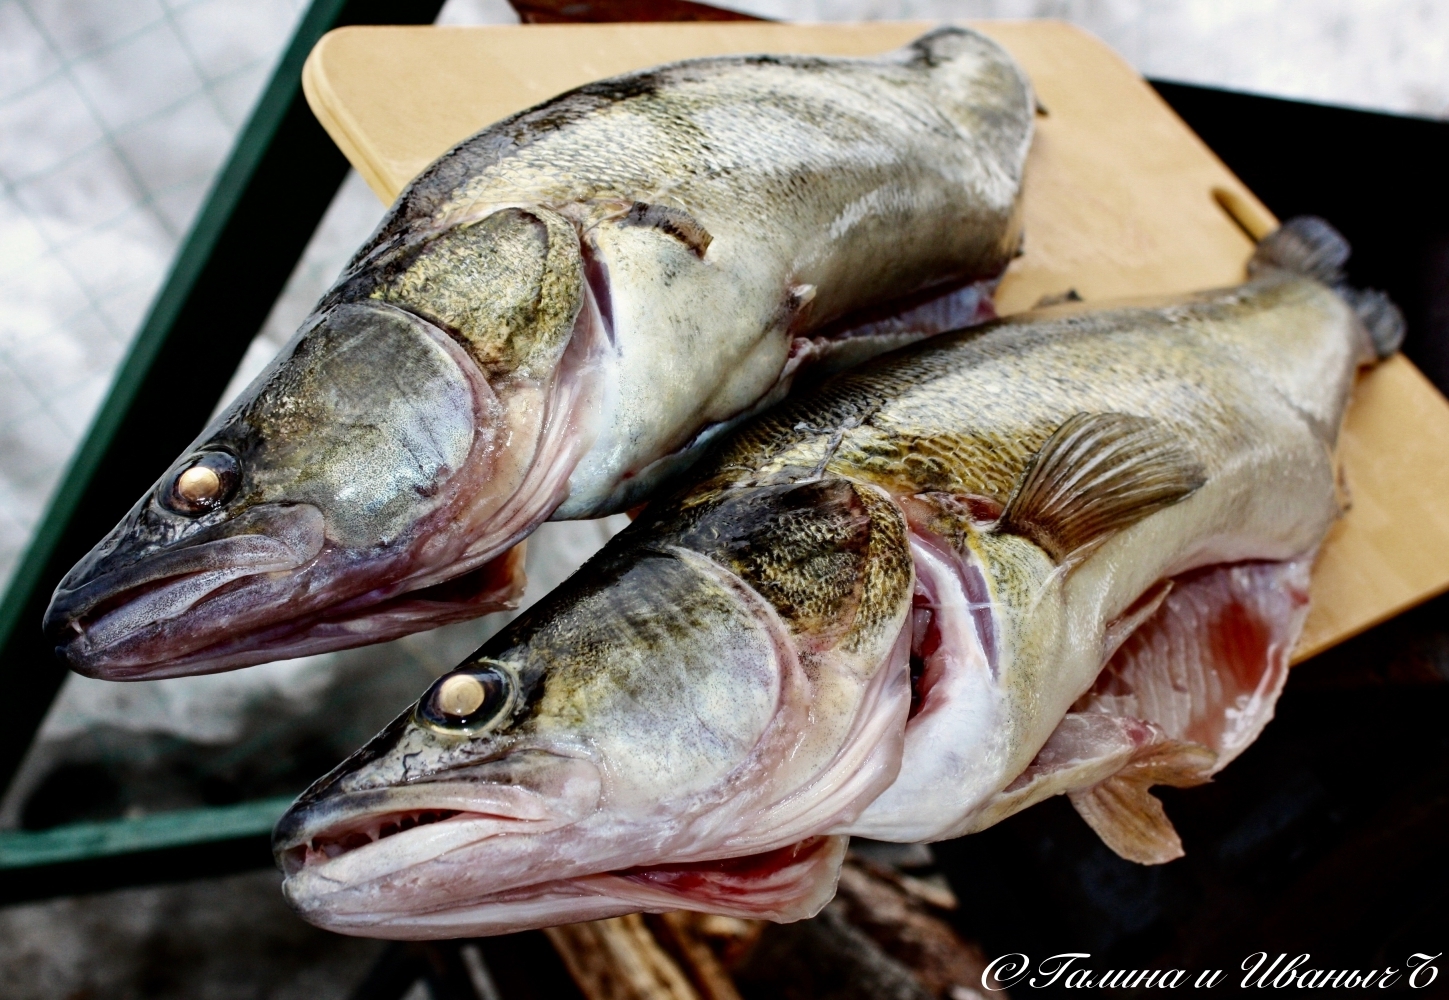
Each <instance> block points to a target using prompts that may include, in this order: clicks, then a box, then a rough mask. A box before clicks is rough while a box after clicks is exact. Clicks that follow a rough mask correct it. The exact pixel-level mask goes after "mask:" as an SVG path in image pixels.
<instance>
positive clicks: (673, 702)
mask: <svg viewBox="0 0 1449 1000" xmlns="http://www.w3.org/2000/svg"><path fill="white" fill-rule="evenodd" d="M1346 255H1347V246H1346V244H1345V243H1344V242H1343V240H1342V238H1341V237H1339V236H1338V234H1337V233H1335V232H1334V231H1333V230H1332V229H1331V228H1329V227H1328V226H1327V225H1326V224H1325V223H1322V222H1321V221H1318V220H1296V221H1294V222H1292V223H1289V224H1288V225H1286V226H1284V227H1283V228H1282V229H1280V230H1279V231H1278V232H1276V233H1275V234H1273V235H1272V236H1270V237H1269V238H1268V239H1267V240H1265V241H1264V242H1263V243H1262V244H1260V246H1259V248H1258V250H1257V252H1256V254H1255V256H1254V258H1253V262H1252V264H1251V266H1250V274H1251V275H1252V277H1251V278H1250V280H1249V281H1248V282H1247V283H1246V284H1243V285H1241V286H1237V287H1232V288H1226V289H1221V290H1217V291H1210V292H1203V293H1198V294H1194V295H1190V296H1186V297H1181V298H1177V299H1172V300H1158V301H1154V302H1148V303H1129V304H1122V305H1116V306H1111V307H1092V308H1088V307H1085V306H1069V307H1058V308H1053V309H1046V310H1042V311H1039V312H1034V313H1028V314H1023V315H1021V316H1016V317H1012V318H1009V319H1005V320H1002V321H999V322H996V323H993V324H990V325H988V326H986V327H984V328H981V329H979V330H973V331H967V332H963V333H959V334H951V335H947V336H944V337H938V338H935V339H933V340H930V341H927V342H924V343H922V344H918V345H915V346H912V347H909V348H906V349H904V350H903V351H900V352H897V353H895V354H893V355H891V356H889V357H887V358H883V359H877V360H876V361H873V362H869V363H867V364H866V365H865V366H863V367H862V368H860V369H856V370H854V371H851V372H847V373H844V374H841V375H837V376H835V377H834V378H832V379H830V380H828V381H826V382H825V383H824V384H822V385H821V386H819V387H818V388H817V389H815V390H814V391H811V392H809V393H805V394H802V395H800V396H798V397H796V398H795V399H793V400H792V401H790V402H787V403H786V404H784V405H783V406H781V407H779V408H778V409H776V410H774V411H771V412H770V413H768V414H765V415H763V416H761V417H759V418H757V419H755V420H753V421H751V422H750V423H748V424H746V425H745V426H743V427H742V428H740V429H739V430H738V431H737V432H735V433H734V434H733V435H732V436H731V437H730V438H729V439H728V440H727V441H724V442H722V443H721V444H720V446H719V448H718V450H717V451H715V452H714V453H713V455H712V457H711V458H710V459H709V460H707V461H706V462H705V463H703V464H702V465H701V466H700V467H697V468H696V469H695V470H694V472H693V473H692V474H691V482H690V483H689V484H688V485H687V486H683V487H680V488H679V489H678V490H677V491H676V492H674V493H672V494H670V495H669V496H668V497H666V498H661V499H659V500H656V501H654V502H652V503H651V504H650V506H649V507H648V508H647V509H646V511H645V512H644V514H643V515H642V516H641V517H640V518H639V519H638V520H637V521H635V522H634V524H633V525H631V526H630V527H629V528H628V529H626V530H625V531H624V532H622V533H621V534H620V535H619V536H617V537H616V538H615V539H614V540H613V541H612V542H611V543H610V544H609V545H608V546H606V547H605V548H604V549H603V550H602V551H601V552H600V553H599V554H598V555H597V556H596V557H595V558H594V559H593V560H592V561H591V562H590V563H588V564H586V565H585V566H584V568H583V569H581V570H580V571H579V573H578V574H576V575H575V576H574V577H573V578H572V579H571V580H570V581H568V582H567V583H566V584H565V585H564V586H563V587H561V588H560V589H558V590H556V591H555V592H554V593H553V594H552V595H550V596H549V597H547V598H545V599H544V601H543V602H542V603H540V604H538V605H536V606H535V607H534V608H533V609H531V610H530V611H529V612H528V613H526V614H525V615H524V616H523V617H521V618H520V619H518V620H517V621H516V622H514V623H513V624H512V625H511V626H509V627H508V628H507V629H505V630H504V631H503V632H501V633H500V634H499V635H497V636H496V637H495V638H494V639H493V640H491V641H490V642H489V643H487V644H486V645H485V646H484V647H483V648H482V649H481V650H479V651H478V652H477V653H476V654H475V655H474V656H472V657H470V658H469V659H468V660H467V661H465V662H464V663H463V664H462V666H460V667H459V668H458V669H457V670H455V671H453V672H451V673H449V674H447V675H445V676H443V677H442V678H440V679H439V680H438V681H437V682H436V683H434V684H433V685H432V686H431V687H430V688H429V689H428V690H427V691H426V692H425V693H424V694H423V696H422V697H421V699H420V700H419V701H418V703H417V704H416V705H415V706H413V707H412V708H410V709H409V710H408V711H407V712H405V713H404V714H403V715H402V716H400V717H399V718H398V719H397V720H396V721H395V722H393V723H392V724H391V725H390V726H389V727H388V728H387V729H385V730H384V731H383V732H382V733H381V734H380V735H379V736H377V737H376V738H375V739H374V740H373V741H372V742H371V743H370V744H368V745H367V746H366V747H365V748H363V749H362V750H360V751H359V752H358V753H357V754H355V755H354V756H353V757H352V758H350V759H349V760H347V761H345V762H344V763H343V764H341V765H339V766H338V768H336V769H335V770H334V771H333V772H332V773H331V774H329V775H327V776H326V777H325V778H323V779H321V780H320V781H319V782H317V783H316V784H315V785H314V786H313V787H312V788H311V789H310V790H308V792H307V793H305V794H304V795H303V796H302V797H301V798H300V799H299V800H298V801H297V803H296V804H295V805H294V806H293V807H292V809H291V810H290V811H289V812H288V813H287V815H286V816H284V817H283V818H282V820H281V821H280V822H279V824H278V826H277V830H276V833H275V838H274V845H275V848H276V850H277V853H278V859H279V862H280V863H281V865H282V866H283V867H284V869H285V870H286V872H287V879H286V882H285V891H286V894H287V896H288V899H289V900H290V901H291V902H292V904H293V905H294V906H295V907H296V908H297V909H298V910H299V911H300V912H301V913H302V914H303V915H304V916H305V917H306V918H307V919H308V920H311V921H313V922H314V923H318V924H320V925H322V926H325V927H328V928H331V929H333V930H337V931H342V932H345V933H352V934H365V935H372V936H385V937H454V936H466V935H472V934H487V933H499V932H504V931H509V930H514V929H519V928H524V927H531V926H539V925H543V924H549V923H559V922H567V921H572V920H581V919H589V918H595V917H602V916H608V915H611V914H618V913H622V912H626V911H630V910H668V909H679V908H683V909H696V910H705V911H715V912H721V913H732V914H736V915H742V916H754V917H761V916H763V917H769V918H771V919H777V920H788V919H795V918H799V917H802V916H806V915H809V914H810V913H812V912H814V911H815V910H817V909H818V908H819V907H820V906H822V905H823V904H824V902H825V901H826V900H828V899H829V897H830V895H831V893H832V892H833V889H834V884H835V873H836V871H837V869H838V865H839V862H840V858H841V854H842V852H843V849H844V847H843V837H844V836H845V835H864V836H868V837H873V838H878V839H885V840H899V841H912V842H913V841H925V840H937V839H942V838H946V837H954V836H958V835H961V834H965V833H970V832H973V831H977V830H980V829H982V828H984V827H986V826H989V825H991V824H992V823H995V822H997V821H999V820H1000V819H1002V818H1004V817H1005V816H1008V815H1010V814H1012V813H1013V812H1016V811H1017V810H1020V809H1023V808H1026V807H1027V806H1029V805H1031V804H1032V803H1034V802H1037V801H1040V800H1041V799H1043V798H1045V797H1047V796H1050V795H1055V794H1067V795H1069V796H1070V798H1071V801H1072V802H1073V804H1074V805H1075V806H1076V808H1077V810H1078V811H1079V812H1080V813H1081V814H1082V816H1083V817H1084V818H1085V819H1086V821H1087V822H1088V823H1089V824H1090V825H1091V826H1092V827H1093V829H1095V830H1096V831H1097V832H1098V833H1099V834H1100V835H1101V836H1102V838H1103V839H1104V840H1105V842H1106V843H1107V844H1108V845H1109V846H1110V847H1111V848H1113V849H1114V850H1116V851H1117V852H1118V853H1119V854H1122V855H1123V856H1125V857H1128V858H1131V859H1134V860H1137V861H1141V862H1145V863H1152V862H1162V861H1166V860H1169V859H1171V858H1173V857H1176V856H1177V855H1179V854H1180V853H1181V850H1182V849H1181V845H1180V843H1179V841H1178V838H1177V835H1176V833H1175V831H1174V830H1173V828H1172V824H1171V822H1170V821H1169V820H1168V818H1167V817H1166V815H1165V813H1164V811H1163V809H1162V806H1161V803H1160V802H1159V801H1158V800H1157V799H1156V798H1155V797H1154V796H1152V795H1151V794H1150V792H1149V789H1150V787H1151V786H1153V785H1156V784H1170V785H1192V784H1197V783H1200V782H1203V781H1206V780H1208V779H1209V777H1210V776H1211V775H1212V774H1214V773H1215V772H1216V771H1217V770H1219V769H1220V768H1222V767H1223V766H1224V765H1225V764H1227V763H1228V762H1229V761H1230V760H1232V759H1233V757H1235V756H1236V755H1237V754H1239V753H1240V752H1242V750H1243V749H1244V748H1245V747H1246V746H1247V745H1248V744H1249V743H1251V742H1252V740H1253V739H1255V738H1256V736H1257V735H1258V733H1259V732H1260V731H1261V729H1262V728H1263V726H1264V725H1265V724H1266V723H1267V722H1268V720H1269V718H1270V717H1271V715H1272V711H1273V705H1274V703H1275V701H1276V699H1277V697H1278V694H1279V692H1280V690H1281V688H1282V685H1283V683H1284V680H1285V678H1286V674H1287V668H1288V659H1289V655H1290V653H1291V651H1292V649H1293V647H1294V644H1295V642H1296V640H1297V638H1298V635H1299V632H1300V630H1301V627H1302V624H1303V621H1304V616H1305V614H1306V610H1307V607H1308V591H1307V584H1308V569H1309V566H1310V564H1311V561H1312V559H1313V556H1314V553H1315V551H1316V550H1317V548H1318V545H1319V543H1320V542H1321V540H1322V539H1323V537H1324V534H1325V533H1326V532H1327V530H1328V528H1329V527H1330V525H1331V524H1332V523H1333V522H1334V520H1335V519H1336V518H1337V517H1338V516H1339V513H1340V490H1339V482H1338V477H1337V474H1336V470H1335V465H1334V457H1333V454H1334V447H1335V444H1336V440H1337V436H1338V432H1339V427H1340V424H1341V421H1342V418H1343V414H1344V411H1345V407H1346V405H1347V403H1348V400H1349V396H1350V392H1351V390H1352V387H1353V384H1354V378H1355V373H1356V371H1357V370H1358V369H1359V368H1360V367H1361V366H1362V365H1365V364H1368V363H1371V362H1372V360H1373V359H1374V358H1375V357H1377V356H1382V355H1384V354H1386V353H1387V352H1389V351H1391V350H1393V349H1394V347H1395V345H1396V344H1397V342H1398V340H1399V338H1400V337H1401V336H1402V330H1403V326H1402V318H1401V317H1400V316H1399V315H1398V313H1397V311H1396V310H1395V309H1394V307H1393V306H1392V304H1391V303H1389V302H1388V301H1387V300H1386V299H1384V298H1383V297H1382V296H1381V295H1378V294H1376V293H1365V292H1357V291H1354V290H1353V289H1350V288H1347V287H1345V286H1343V285H1342V284H1341V274H1340V268H1341V265H1342V263H1343V260H1344V259H1345V257H1346ZM1350 485H1351V484H1350Z"/></svg>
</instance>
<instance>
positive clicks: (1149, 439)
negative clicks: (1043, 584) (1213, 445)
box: [999, 413, 1206, 562]
mask: <svg viewBox="0 0 1449 1000" xmlns="http://www.w3.org/2000/svg"><path fill="white" fill-rule="evenodd" d="M1205 481H1206V477H1205V473H1204V471H1203V467H1202V464H1201V463H1199V462H1198V461H1197V459H1195V458H1194V457H1193V456H1192V455H1191V454H1190V453H1189V452H1188V451H1187V449H1186V448H1184V447H1183V445H1182V444H1181V443H1180V442H1179V441H1178V439H1177V437H1176V436H1175V435H1173V434H1172V433H1170V432H1169V431H1168V430H1167V429H1166V428H1165V427H1163V425H1162V424H1160V423H1159V422H1158V421H1156V420H1152V419H1150V418H1147V417H1135V416H1131V415H1130V414H1126V413H1078V414H1077V415H1076V416H1073V417H1069V418H1068V419H1067V421H1066V422H1065V423H1063V424H1062V425H1061V426H1060V427H1058V428H1057V429H1056V431H1055V432H1054V433H1053V434H1052V436H1051V437H1049V438H1047V440H1046V443H1045V444H1043V445H1042V446H1041V450H1040V451H1038V452H1037V453H1036V456H1035V457H1034V458H1033V459H1032V462H1031V465H1030V466H1028V467H1027V470H1026V475H1025V476H1024V477H1023V478H1022V481H1021V485H1020V486H1019V487H1018V488H1017V491H1016V494H1015V495H1014V496H1013V497H1012V498H1011V500H1010V502H1008V503H1007V505H1006V513H1005V514H1003V515H1002V518H1001V524H1000V526H999V530H1001V531H1009V532H1011V533H1013V534H1017V535H1023V536H1025V537H1027V538H1030V539H1031V540H1032V541H1034V542H1036V544H1038V545H1040V546H1041V547H1042V548H1043V549H1044V550H1046V552H1047V553H1048V554H1049V555H1051V557H1052V558H1053V559H1055V560H1057V561H1058V562H1062V561H1064V560H1066V559H1067V557H1068V556H1070V555H1071V554H1072V553H1074V552H1079V551H1081V550H1082V549H1085V548H1087V547H1088V546H1091V545H1095V544H1096V543H1098V542H1100V541H1102V540H1104V539H1105V538H1106V537H1107V536H1108V535H1111V534H1112V533H1114V532H1117V531H1121V530H1122V529H1123V528H1126V527H1129V526H1130V525H1132V524H1135V523H1137V522H1138V521H1140V520H1142V519H1143V518H1144V517H1148V516H1149V515H1151V514H1155V513H1156V512H1157V511H1159V510H1162V509H1163V508H1164V507H1170V506H1171V505H1172V504H1175V503H1177V502H1178V501H1179V500H1182V499H1184V498H1186V497H1188V496H1190V495H1191V494H1192V493H1193V492H1194V491H1195V490H1196V489H1197V488H1198V487H1199V486H1201V485H1202V484H1203V483H1204V482H1205Z"/></svg>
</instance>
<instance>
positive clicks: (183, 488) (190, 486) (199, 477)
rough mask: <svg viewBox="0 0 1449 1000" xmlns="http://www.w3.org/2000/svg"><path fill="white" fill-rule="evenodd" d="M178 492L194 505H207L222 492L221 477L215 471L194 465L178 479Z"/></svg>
mask: <svg viewBox="0 0 1449 1000" xmlns="http://www.w3.org/2000/svg"><path fill="white" fill-rule="evenodd" d="M176 492H177V494H178V495H179V496H181V497H184V498H185V499H187V500H190V501H191V502H192V503H206V502H209V501H210V500H212V499H213V498H214V497H215V496H216V495H217V494H218V493H220V492H221V477H220V476H218V475H217V474H216V470H215V469H208V468H207V467H206V466H204V465H193V466H192V467H191V468H189V469H187V470H186V471H185V472H183V473H181V475H179V476H177V477H176Z"/></svg>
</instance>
